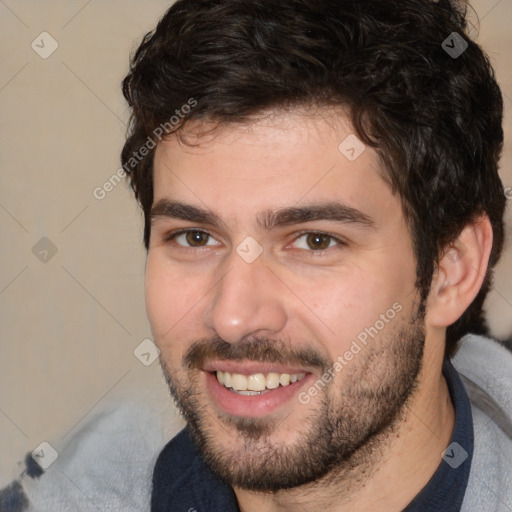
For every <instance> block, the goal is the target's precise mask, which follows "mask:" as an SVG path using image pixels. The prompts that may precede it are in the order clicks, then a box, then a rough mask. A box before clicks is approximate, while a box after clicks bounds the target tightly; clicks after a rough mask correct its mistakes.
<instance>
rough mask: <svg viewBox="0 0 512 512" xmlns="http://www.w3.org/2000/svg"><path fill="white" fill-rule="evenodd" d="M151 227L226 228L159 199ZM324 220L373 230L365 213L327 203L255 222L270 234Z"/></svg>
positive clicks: (205, 214) (203, 212) (207, 213)
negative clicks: (163, 221)
mask: <svg viewBox="0 0 512 512" xmlns="http://www.w3.org/2000/svg"><path fill="white" fill-rule="evenodd" d="M150 217H151V223H154V222H155V221H156V220H157V219H159V218H162V217H163V218H172V219H180V220H186V221H190V222H197V223H198V224H210V225H212V226H215V227H218V226H223V227H226V223H225V222H224V221H223V220H222V219H221V218H220V217H219V216H218V215H217V214H216V213H214V212H213V211H211V210H209V209H207V208H200V207H197V206H192V205H190V204H185V203H181V202H178V201H171V200H169V199H161V200H159V201H158V202H157V203H155V204H154V205H153V207H152V208H151V214H150ZM319 220H327V221H333V222H340V223H344V224H355V225H358V226H361V227H366V228H375V221H374V220H373V219H372V218H371V217H370V216H369V215H367V214H366V213H364V212H362V211H360V210H358V209H356V208H353V207H351V206H348V205H346V204H343V203H338V202H329V203H320V204H310V205H304V206H294V207H289V208H282V209H279V210H277V211H272V210H267V211H266V212H263V213H261V214H260V215H258V217H257V222H258V224H259V225H260V226H262V227H263V228H264V229H266V230H268V231H270V230H271V229H273V228H275V227H278V226H290V225H293V224H301V223H305V222H314V221H319Z"/></svg>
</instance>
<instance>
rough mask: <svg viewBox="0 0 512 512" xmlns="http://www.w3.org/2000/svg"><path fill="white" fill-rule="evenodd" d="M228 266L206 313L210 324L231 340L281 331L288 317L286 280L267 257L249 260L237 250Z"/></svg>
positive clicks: (210, 327) (213, 293) (205, 316)
mask: <svg viewBox="0 0 512 512" xmlns="http://www.w3.org/2000/svg"><path fill="white" fill-rule="evenodd" d="M225 268H226V273H225V275H224V277H223V278H222V279H221V280H220V282H219V283H218V284H217V285H216V287H215V288H214V290H213V292H212V296H211V298H210V303H209V304H208V306H207V308H206V310H205V313H204V320H205V323H206V325H207V327H208V328H209V329H213V330H214V331H215V332H216V333H217V334H218V335H219V336H220V337H221V338H222V339H223V340H225V341H227V342H229V343H236V342H237V341H239V340H241V339H242V338H244V337H245V336H248V335H252V336H256V335H259V336H269V335H272V334H276V333H278V332H280V331H281V330H282V329H283V328H284V326H285V325H286V320H287V314H286V309H285V304H284V301H283V298H284V297H283V290H282V284H281V286H280V283H279V280H278V279H277V277H276V276H275V274H274V273H273V272H271V271H270V269H269V268H267V267H266V265H265V262H264V259H263V257H260V258H258V259H257V260H256V261H254V262H252V263H247V262H246V261H244V260H243V259H242V258H241V257H240V256H239V255H238V254H237V253H236V252H234V253H233V254H232V255H231V256H230V258H229V261H228V262H226V267H225Z"/></svg>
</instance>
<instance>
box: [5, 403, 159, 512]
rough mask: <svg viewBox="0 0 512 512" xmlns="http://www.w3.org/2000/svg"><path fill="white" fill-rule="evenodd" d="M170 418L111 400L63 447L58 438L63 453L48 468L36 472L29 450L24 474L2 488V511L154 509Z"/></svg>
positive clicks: (138, 511) (138, 510)
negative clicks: (153, 483) (157, 467)
mask: <svg viewBox="0 0 512 512" xmlns="http://www.w3.org/2000/svg"><path fill="white" fill-rule="evenodd" d="M166 421H168V418H167V417H166V415H164V414H162V413H161V412H159V411H158V410H155V409H153V408H150V407H146V406H144V405H142V404H140V403H130V402H122V403H117V404H111V405H109V406H108V407H107V408H105V409H103V410H102V411H101V412H99V413H98V414H96V415H95V416H93V417H92V418H91V419H90V420H89V421H87V422H86V423H85V424H83V425H82V426H81V427H80V428H79V429H78V430H77V431H76V432H72V433H71V435H70V437H69V440H67V441H66V442H65V443H64V444H63V445H62V446H58V445H57V443H56V446H55V448H56V450H57V452H58V457H57V459H56V460H55V462H53V464H51V466H49V467H48V468H47V469H45V470H44V471H42V470H39V471H34V467H36V468H37V464H36V463H33V462H32V458H31V456H30V454H29V455H28V456H27V457H26V468H25V471H24V472H23V474H22V476H21V477H20V479H19V480H17V481H16V482H13V483H12V484H11V485H10V486H8V487H7V488H6V489H4V490H3V491H0V505H1V506H0V510H2V511H3V512H25V511H26V512H44V511H47V510H52V511H55V512H59V511H66V512H67V511H70V510H80V511H81V512H89V511H91V512H92V511H94V512H97V511H98V510H105V511H111V512H117V511H119V512H121V511H123V512H132V511H133V512H141V511H144V510H148V511H149V504H150V496H151V478H152V474H153V467H154V465H155V461H156V459H157V457H158V454H159V452H160V451H161V450H162V447H163V446H164V445H165V440H166V439H168V437H167V430H168V429H167V428H166V425H165V423H166ZM50 444H51V443H50ZM2 500H3V501H2Z"/></svg>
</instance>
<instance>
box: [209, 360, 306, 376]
mask: <svg viewBox="0 0 512 512" xmlns="http://www.w3.org/2000/svg"><path fill="white" fill-rule="evenodd" d="M201 369H202V370H203V371H205V372H216V371H221V372H229V373H239V374H241V375H253V374H255V373H264V374H267V373H288V374H290V375H293V374H298V373H311V372H312V370H311V369H310V368H304V367H302V368H301V367H298V366H285V365H283V364H275V363H265V362H259V361H209V362H208V363H205V364H204V365H203V366H202V368H201Z"/></svg>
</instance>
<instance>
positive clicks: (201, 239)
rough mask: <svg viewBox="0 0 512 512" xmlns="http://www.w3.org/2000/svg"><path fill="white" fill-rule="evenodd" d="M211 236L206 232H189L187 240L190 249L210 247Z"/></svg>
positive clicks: (186, 235)
mask: <svg viewBox="0 0 512 512" xmlns="http://www.w3.org/2000/svg"><path fill="white" fill-rule="evenodd" d="M209 238H210V235H209V234H208V233H205V232H204V231H188V232H187V233H186V234H185V240H186V242H187V244H188V245H189V246H190V247H202V246H204V245H208V239H209Z"/></svg>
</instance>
